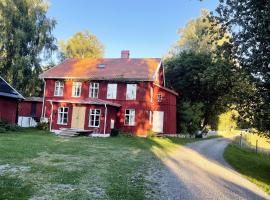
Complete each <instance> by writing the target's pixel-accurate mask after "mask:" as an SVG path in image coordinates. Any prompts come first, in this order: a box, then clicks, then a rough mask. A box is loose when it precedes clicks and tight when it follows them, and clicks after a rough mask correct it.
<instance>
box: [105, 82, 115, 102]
mask: <svg viewBox="0 0 270 200" xmlns="http://www.w3.org/2000/svg"><path fill="white" fill-rule="evenodd" d="M116 96H117V84H116V83H113V84H112V83H109V84H108V87H107V99H116Z"/></svg>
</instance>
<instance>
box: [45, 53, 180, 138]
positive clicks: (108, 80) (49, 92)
mask: <svg viewBox="0 0 270 200" xmlns="http://www.w3.org/2000/svg"><path fill="white" fill-rule="evenodd" d="M40 78H42V79H43V80H44V82H45V88H44V104H43V117H44V118H45V119H48V120H49V121H50V127H51V130H52V131H54V132H57V131H58V130H60V129H62V128H73V129H78V130H93V131H94V132H96V133H100V134H107V133H110V131H111V129H112V128H118V129H121V130H122V131H124V132H130V133H134V134H136V135H141V136H145V135H146V134H147V132H148V131H149V130H153V131H155V132H158V133H165V134H176V96H177V95H178V94H177V93H176V92H174V91H172V90H170V89H168V88H166V87H165V75H164V68H163V64H162V62H161V59H159V58H142V59H137V58H136V59H135V58H134V59H133V58H129V51H122V54H121V58H113V59H68V60H66V61H64V62H63V63H61V64H59V65H57V66H55V67H53V68H51V69H49V70H48V71H46V72H44V73H43V74H42V75H41V76H40Z"/></svg>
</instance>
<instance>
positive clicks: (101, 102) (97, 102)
mask: <svg viewBox="0 0 270 200" xmlns="http://www.w3.org/2000/svg"><path fill="white" fill-rule="evenodd" d="M47 101H49V102H50V101H51V102H57V103H78V104H91V105H105V104H106V105H110V106H115V107H121V105H120V104H118V103H113V102H111V101H106V100H102V99H95V98H87V100H47Z"/></svg>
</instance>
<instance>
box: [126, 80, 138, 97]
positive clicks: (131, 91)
mask: <svg viewBox="0 0 270 200" xmlns="http://www.w3.org/2000/svg"><path fill="white" fill-rule="evenodd" d="M136 90H137V84H127V92H126V99H127V100H135V99H136Z"/></svg>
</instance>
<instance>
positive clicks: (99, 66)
mask: <svg viewBox="0 0 270 200" xmlns="http://www.w3.org/2000/svg"><path fill="white" fill-rule="evenodd" d="M105 67H106V64H98V68H105Z"/></svg>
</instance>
